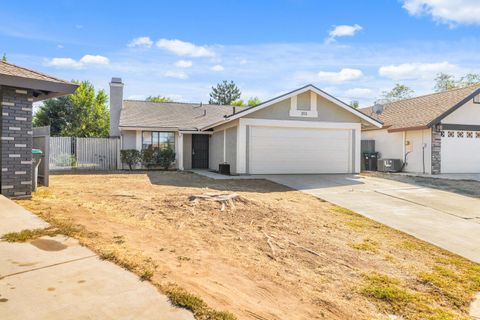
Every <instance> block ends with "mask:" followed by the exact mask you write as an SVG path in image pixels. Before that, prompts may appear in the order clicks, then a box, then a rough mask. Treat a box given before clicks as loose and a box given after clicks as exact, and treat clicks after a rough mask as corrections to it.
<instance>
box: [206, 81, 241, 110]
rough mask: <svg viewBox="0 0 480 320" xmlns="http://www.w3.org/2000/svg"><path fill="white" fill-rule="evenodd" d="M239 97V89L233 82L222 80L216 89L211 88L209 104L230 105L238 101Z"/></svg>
mask: <svg viewBox="0 0 480 320" xmlns="http://www.w3.org/2000/svg"><path fill="white" fill-rule="evenodd" d="M240 96H241V92H240V89H239V88H238V87H237V85H236V84H235V83H234V82H233V81H230V82H227V80H223V82H222V83H218V84H217V86H216V87H212V92H210V101H209V103H210V104H221V105H230V104H231V103H232V102H233V101H236V100H238V99H240Z"/></svg>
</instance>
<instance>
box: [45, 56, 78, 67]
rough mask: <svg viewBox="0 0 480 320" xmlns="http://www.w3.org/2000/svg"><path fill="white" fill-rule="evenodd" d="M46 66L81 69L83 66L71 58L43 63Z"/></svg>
mask: <svg viewBox="0 0 480 320" xmlns="http://www.w3.org/2000/svg"><path fill="white" fill-rule="evenodd" d="M45 65H46V66H49V67H56V68H68V69H81V68H82V67H83V64H82V63H80V62H78V61H76V60H74V59H72V58H53V59H50V60H48V61H47V62H46V63H45Z"/></svg>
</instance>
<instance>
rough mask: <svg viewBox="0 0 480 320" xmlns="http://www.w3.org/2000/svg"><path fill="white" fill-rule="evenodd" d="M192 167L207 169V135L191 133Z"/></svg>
mask: <svg viewBox="0 0 480 320" xmlns="http://www.w3.org/2000/svg"><path fill="white" fill-rule="evenodd" d="M192 168H193V169H208V135H206V134H194V135H192Z"/></svg>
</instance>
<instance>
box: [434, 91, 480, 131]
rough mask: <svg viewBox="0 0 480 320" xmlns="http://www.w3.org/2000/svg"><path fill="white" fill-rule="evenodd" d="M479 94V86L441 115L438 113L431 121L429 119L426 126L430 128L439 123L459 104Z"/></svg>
mask: <svg viewBox="0 0 480 320" xmlns="http://www.w3.org/2000/svg"><path fill="white" fill-rule="evenodd" d="M478 94H480V88H479V89H477V90H475V91H473V92H472V93H470V94H469V95H468V96H467V97H465V98H464V99H463V100H461V101H460V102H458V103H457V104H455V105H454V106H453V107H451V108H450V109H448V110H447V111H445V112H444V113H442V114H441V115H439V116H438V117H436V118H435V119H433V120H432V121H430V122H429V123H428V124H427V127H429V128H431V127H433V126H435V125H437V124H439V123H440V122H441V121H442V120H443V119H444V118H445V117H446V116H448V115H450V114H451V113H453V112H454V111H455V110H457V109H458V108H460V107H461V106H463V105H464V104H465V103H467V102H468V101H469V100H470V99H473V97H475V96H476V95H478Z"/></svg>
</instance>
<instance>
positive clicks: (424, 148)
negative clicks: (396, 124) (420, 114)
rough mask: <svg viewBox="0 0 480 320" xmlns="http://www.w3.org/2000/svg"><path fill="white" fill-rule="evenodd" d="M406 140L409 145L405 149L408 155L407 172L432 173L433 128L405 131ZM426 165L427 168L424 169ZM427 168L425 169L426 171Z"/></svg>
mask: <svg viewBox="0 0 480 320" xmlns="http://www.w3.org/2000/svg"><path fill="white" fill-rule="evenodd" d="M405 141H406V142H409V143H410V144H409V145H406V146H405V150H406V151H407V152H408V151H411V152H410V153H409V154H408V155H407V161H406V162H407V165H406V166H405V169H404V171H405V172H414V173H431V171H432V133H431V129H424V130H411V131H407V132H406V133H405ZM424 166H425V169H424ZM424 170H425V171H424Z"/></svg>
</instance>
